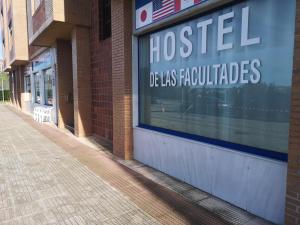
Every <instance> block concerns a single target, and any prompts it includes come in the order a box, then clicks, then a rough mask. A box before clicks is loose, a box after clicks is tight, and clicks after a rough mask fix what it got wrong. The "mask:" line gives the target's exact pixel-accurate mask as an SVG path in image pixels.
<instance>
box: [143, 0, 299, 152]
mask: <svg viewBox="0 0 300 225" xmlns="http://www.w3.org/2000/svg"><path fill="white" fill-rule="evenodd" d="M295 5H296V3H295V0H290V1H289V2H288V4H287V3H286V2H284V1H273V0H252V1H243V2H240V3H238V4H235V5H233V6H230V7H226V8H222V9H219V10H216V11H215V12H213V13H211V14H206V15H204V16H201V17H199V18H196V19H193V20H190V21H188V22H185V23H182V24H179V25H176V26H173V27H170V28H167V29H165V30H161V31H159V32H155V33H151V34H147V35H144V36H142V37H140V38H139V122H140V126H144V127H148V128H153V129H157V128H158V130H160V131H166V132H169V131H172V132H171V133H174V134H176V133H177V134H178V135H184V136H185V137H192V138H197V137H199V139H200V140H203V141H207V142H209V143H216V144H220V145H225V146H231V147H232V148H236V149H241V150H242V149H243V148H244V149H250V150H251V149H253V150H254V152H263V154H264V155H266V154H265V153H267V154H268V153H270V155H272V157H273V156H274V155H275V157H276V158H282V156H283V157H286V153H287V151H288V135H289V115H290V92H291V76H292V66H293V65H292V62H293V44H294V30H295V28H294V26H295ZM174 131H175V132H174ZM250 150H249V151H250ZM251 151H252V150H251Z"/></svg>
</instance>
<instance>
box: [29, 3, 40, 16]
mask: <svg viewBox="0 0 300 225" xmlns="http://www.w3.org/2000/svg"><path fill="white" fill-rule="evenodd" d="M41 2H42V0H31V13H32V15H33V14H34V12H35V11H36V10H37V8H38V7H39V6H40V4H41Z"/></svg>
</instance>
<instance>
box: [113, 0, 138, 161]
mask: <svg viewBox="0 0 300 225" xmlns="http://www.w3.org/2000/svg"><path fill="white" fill-rule="evenodd" d="M131 3H132V2H131V1H128V0H112V1H111V8H112V9H111V12H112V14H111V19H112V79H113V82H112V83H113V109H114V110H113V121H114V124H113V148H114V149H113V151H114V154H115V155H117V156H119V157H121V158H124V159H131V158H132V157H133V134H132V132H133V131H132V44H131V43H132V4H131Z"/></svg>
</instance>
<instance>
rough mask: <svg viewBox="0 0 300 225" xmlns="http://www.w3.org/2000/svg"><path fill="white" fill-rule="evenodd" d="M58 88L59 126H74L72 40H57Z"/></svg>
mask: <svg viewBox="0 0 300 225" xmlns="http://www.w3.org/2000/svg"><path fill="white" fill-rule="evenodd" d="M55 80H56V90H57V100H56V101H57V109H58V110H57V112H58V115H57V116H58V118H57V120H58V127H59V128H65V126H66V125H68V126H74V104H73V82H72V80H73V69H72V45H71V41H63V40H57V41H56V79H55Z"/></svg>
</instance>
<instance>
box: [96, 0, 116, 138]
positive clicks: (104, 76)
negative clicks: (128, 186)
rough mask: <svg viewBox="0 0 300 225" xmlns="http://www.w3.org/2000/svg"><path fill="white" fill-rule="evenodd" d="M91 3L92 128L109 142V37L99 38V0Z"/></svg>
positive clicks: (97, 134) (110, 102)
mask: <svg viewBox="0 0 300 225" xmlns="http://www.w3.org/2000/svg"><path fill="white" fill-rule="evenodd" d="M91 3H92V12H91V14H92V15H93V17H92V26H91V36H90V43H91V82H92V85H91V86H92V122H93V125H92V129H93V133H94V134H95V135H96V136H99V137H101V138H102V139H104V140H105V141H107V142H109V143H111V142H112V139H113V137H112V136H113V134H112V129H113V120H112V113H113V107H112V74H111V73H112V71H111V70H112V67H111V38H108V39H105V40H101V41H100V40H99V37H100V34H99V32H100V31H99V22H100V21H99V19H100V18H99V6H98V4H99V0H92V2H91Z"/></svg>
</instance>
